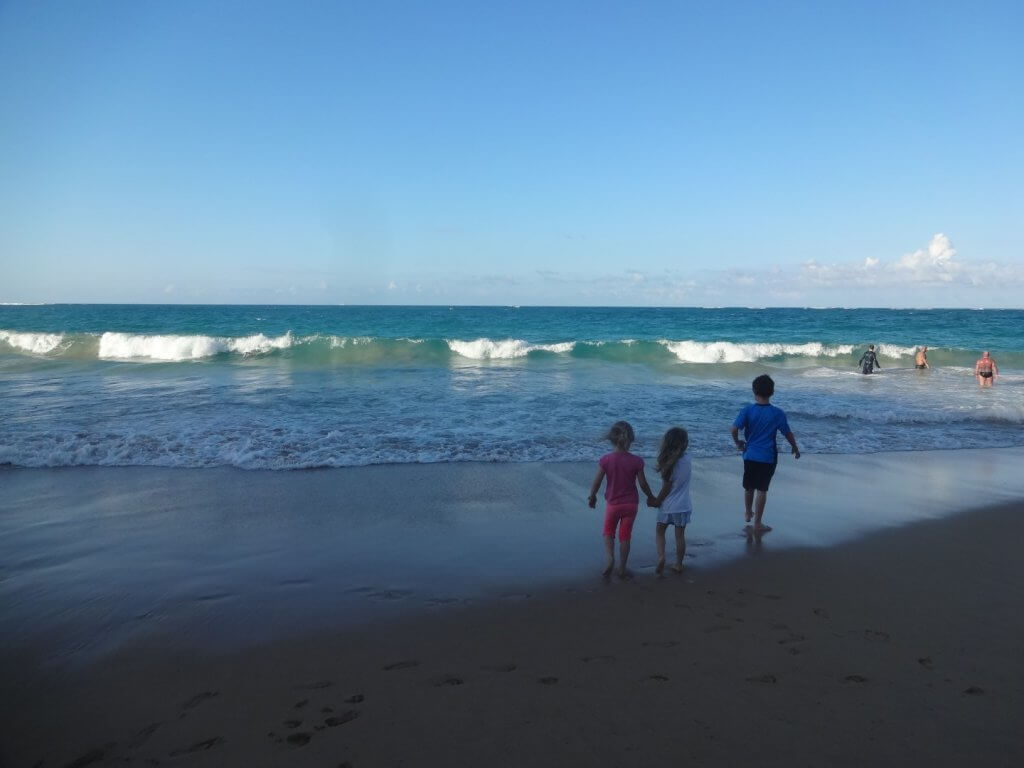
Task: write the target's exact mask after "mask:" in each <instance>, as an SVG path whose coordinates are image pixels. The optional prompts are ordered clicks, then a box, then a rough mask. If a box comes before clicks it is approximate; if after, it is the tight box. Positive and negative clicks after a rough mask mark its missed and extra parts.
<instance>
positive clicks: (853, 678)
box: [843, 675, 868, 683]
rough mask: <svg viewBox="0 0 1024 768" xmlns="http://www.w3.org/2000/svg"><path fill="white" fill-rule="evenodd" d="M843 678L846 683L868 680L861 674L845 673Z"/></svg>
mask: <svg viewBox="0 0 1024 768" xmlns="http://www.w3.org/2000/svg"><path fill="white" fill-rule="evenodd" d="M843 680H845V681H846V682H848V683H866V682H867V681H868V679H867V678H866V677H864V676H863V675H847V676H846V677H844V678H843Z"/></svg>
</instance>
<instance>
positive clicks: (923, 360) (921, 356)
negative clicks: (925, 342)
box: [914, 347, 931, 371]
mask: <svg viewBox="0 0 1024 768" xmlns="http://www.w3.org/2000/svg"><path fill="white" fill-rule="evenodd" d="M914 367H915V368H917V370H919V371H923V370H924V369H925V368H931V366H930V365H928V347H918V349H917V356H916V357H915V358H914Z"/></svg>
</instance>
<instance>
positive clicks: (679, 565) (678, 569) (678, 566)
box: [672, 563, 683, 573]
mask: <svg viewBox="0 0 1024 768" xmlns="http://www.w3.org/2000/svg"><path fill="white" fill-rule="evenodd" d="M672 571H673V572H674V573H682V572H683V564H682V563H676V564H675V565H673V566H672Z"/></svg>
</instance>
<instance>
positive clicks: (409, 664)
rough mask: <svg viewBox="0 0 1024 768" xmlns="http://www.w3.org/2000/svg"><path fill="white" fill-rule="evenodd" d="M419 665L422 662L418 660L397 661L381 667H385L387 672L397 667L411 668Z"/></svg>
mask: <svg viewBox="0 0 1024 768" xmlns="http://www.w3.org/2000/svg"><path fill="white" fill-rule="evenodd" d="M419 665H420V663H419V662H418V661H412V660H409V661H395V662H392V663H391V664H387V665H385V666H383V667H381V669H383V670H384V671H385V672H392V671H394V670H396V669H411V668H412V667H418V666H419Z"/></svg>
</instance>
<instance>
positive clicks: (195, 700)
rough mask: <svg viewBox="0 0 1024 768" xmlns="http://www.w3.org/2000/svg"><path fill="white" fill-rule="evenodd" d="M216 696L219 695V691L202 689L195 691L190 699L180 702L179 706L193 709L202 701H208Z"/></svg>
mask: <svg viewBox="0 0 1024 768" xmlns="http://www.w3.org/2000/svg"><path fill="white" fill-rule="evenodd" d="M216 696H220V691H203V692H202V693H197V694H196V695H195V696H193V697H192V698H191V699H189V700H188V701H186V702H185V703H184V704H182V705H181V708H182V709H194V708H195V707H198V706H199V705H200V704H202V703H203V702H204V701H208V700H210V699H212V698H214V697H216Z"/></svg>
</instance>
